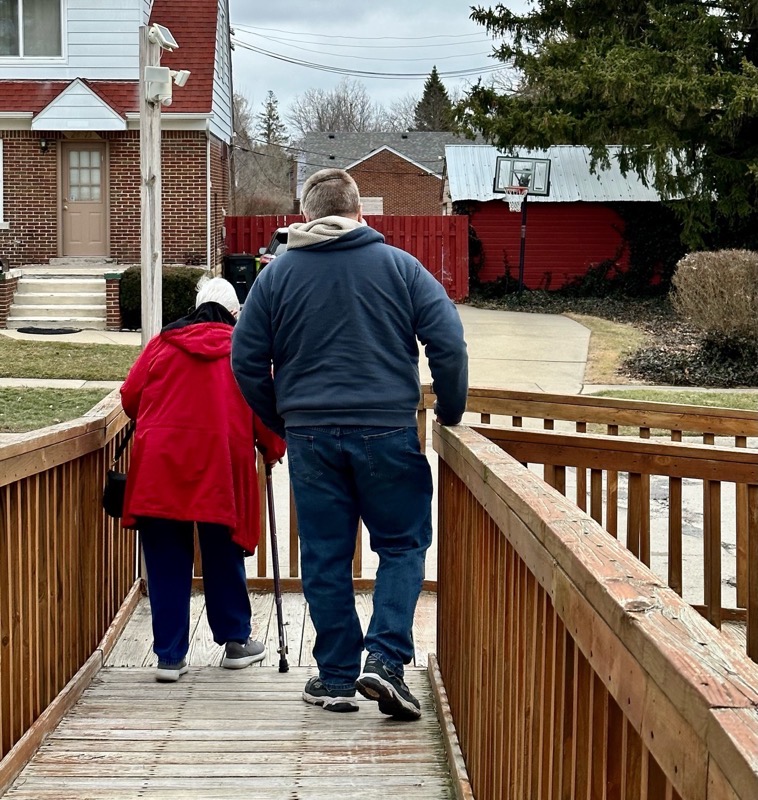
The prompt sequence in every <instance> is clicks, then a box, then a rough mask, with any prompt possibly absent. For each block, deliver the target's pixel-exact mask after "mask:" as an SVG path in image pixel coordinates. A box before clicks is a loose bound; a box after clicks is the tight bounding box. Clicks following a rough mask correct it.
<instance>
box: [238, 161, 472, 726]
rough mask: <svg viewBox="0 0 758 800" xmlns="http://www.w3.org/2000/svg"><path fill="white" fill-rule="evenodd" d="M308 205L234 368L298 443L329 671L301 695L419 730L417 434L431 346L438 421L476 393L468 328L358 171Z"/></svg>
mask: <svg viewBox="0 0 758 800" xmlns="http://www.w3.org/2000/svg"><path fill="white" fill-rule="evenodd" d="M301 205H302V210H303V214H304V216H305V219H306V222H304V223H297V224H294V225H291V226H290V228H289V234H288V243H287V245H288V246H287V251H286V253H284V254H283V255H281V256H279V257H278V258H277V259H275V260H274V261H273V262H271V264H270V265H269V266H267V267H266V269H264V270H263V271H262V272H261V274H260V276H259V277H258V279H257V280H256V282H255V283H254V284H253V288H252V290H251V292H250V295H249V297H248V299H247V302H246V303H245V305H244V309H243V311H242V315H241V317H240V320H239V322H238V323H237V326H236V329H235V332H234V340H233V346H232V369H233V371H234V374H235V377H236V378H237V382H238V383H239V385H240V388H241V390H242V394H243V395H244V396H245V398H246V399H247V401H248V403H250V405H251V406H252V408H253V409H254V410H255V412H256V413H257V414H258V415H259V416H260V418H261V419H262V420H263V422H264V423H265V424H266V425H267V426H268V427H269V428H271V429H272V430H273V431H275V432H276V433H278V434H280V435H282V436H286V440H287V451H288V460H289V470H290V479H291V482H292V488H293V490H294V495H295V506H296V509H297V519H298V526H299V531H300V543H301V564H302V574H303V591H304V593H305V598H306V600H307V601H308V606H309V609H310V614H311V618H312V620H313V624H314V627H315V629H316V644H315V647H314V649H313V653H314V656H315V658H316V662H317V664H318V667H319V675H318V677H313V678H311V679H310V680H309V681H308V682H307V683H306V685H305V689H304V691H303V699H304V700H305V701H306V702H308V703H313V704H314V705H318V706H322V707H323V708H325V709H328V710H329V711H357V710H358V703H357V702H356V700H355V691H356V689H357V690H358V691H359V692H360V693H361V694H362V695H364V696H365V697H368V698H369V699H372V700H376V701H378V703H379V710H380V711H381V712H382V713H384V714H388V715H390V716H393V717H395V718H397V719H408V720H412V719H418V718H419V717H420V716H421V710H420V707H419V702H418V700H417V699H416V698H415V697H414V696H413V695H412V694H411V692H410V691H409V690H408V687H407V686H406V685H405V682H404V681H403V665H404V664H408V663H410V661H411V659H412V658H413V641H412V638H411V629H412V626H413V616H414V612H415V609H416V603H417V601H418V597H419V593H420V591H421V587H422V582H423V576H424V558H425V555H426V551H427V549H428V548H429V545H430V544H431V540H432V523H431V500H432V476H431V470H430V468H429V463H428V461H427V459H426V457H425V456H424V454H423V453H422V452H421V448H420V444H419V438H418V433H417V428H416V408H417V406H418V402H419V398H420V385H419V373H418V357H419V353H418V343H417V339H418V340H419V341H420V342H421V343H422V344H423V345H424V347H425V351H426V356H427V358H428V360H429V366H430V369H431V372H432V378H433V388H434V391H435V393H436V395H437V403H436V406H435V412H436V415H437V419H438V420H439V422H441V423H442V424H443V425H456V424H457V423H458V422H460V420H461V416H462V415H463V412H464V410H465V407H466V393H467V389H468V358H467V354H466V344H465V342H464V340H463V327H462V325H461V322H460V319H459V317H458V312H457V311H456V309H455V306H454V305H453V303H452V302H451V301H450V300H449V299H448V297H447V295H446V293H445V291H444V289H443V288H442V286H441V285H440V284H439V283H438V282H437V281H436V280H435V279H434V278H433V277H432V275H431V274H430V273H429V272H427V271H426V270H425V269H424V267H423V266H422V265H421V264H420V263H419V262H418V261H417V260H416V259H415V258H413V257H412V256H410V255H409V254H408V253H405V252H404V251H402V250H398V249H396V248H394V247H390V246H389V245H387V244H385V243H384V237H383V236H382V235H381V234H380V233H378V232H377V231H375V230H373V229H372V228H369V227H368V226H366V224H365V222H364V220H363V216H362V209H361V201H360V196H359V193H358V187H357V185H356V183H355V181H354V180H353V179H352V177H351V176H350V175H349V174H348V173H347V172H345V171H343V170H339V169H325V170H321V171H320V172H316V173H315V174H314V175H312V176H311V177H310V178H309V179H308V180H307V181H306V182H305V185H304V186H303V190H302V196H301ZM272 364H273V374H272ZM359 519H362V520H363V521H364V523H365V525H366V528H367V529H368V531H369V534H370V540H371V549H372V550H373V551H374V552H376V553H377V555H378V557H379V568H378V570H377V573H376V584H375V589H374V612H373V615H372V618H371V622H370V624H369V627H368V631H367V633H366V637H365V639H364V637H363V634H362V632H361V626H360V622H359V620H358V615H357V613H356V610H355V601H354V596H353V582H352V557H353V553H354V550H355V539H356V530H357V527H358V521H359ZM364 647H365V649H366V650H367V651H368V656H367V658H366V662H365V664H364V667H363V671H361V669H360V659H361V652H362V650H363V649H364Z"/></svg>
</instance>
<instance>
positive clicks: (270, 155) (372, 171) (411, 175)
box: [232, 144, 441, 180]
mask: <svg viewBox="0 0 758 800" xmlns="http://www.w3.org/2000/svg"><path fill="white" fill-rule="evenodd" d="M275 146H276V147H282V145H275ZM232 148H233V149H234V150H239V151H240V152H242V153H251V154H252V155H255V156H263V157H264V158H281V154H275V153H261V152H260V151H259V150H251V149H250V148H248V147H243V146H242V145H239V144H234V145H232ZM293 160H294V159H293ZM355 160H357V159H355ZM295 163H297V165H298V166H305V167H319V168H321V169H323V168H325V167H328V166H329V164H324V163H323V162H321V161H296V162H295ZM435 163H439V160H435ZM364 174H371V175H394V176H396V177H397V176H401V177H406V178H437V179H438V180H439V178H440V176H441V172H440V173H435V172H433V171H430V172H416V173H413V172H407V171H405V172H400V171H396V170H385V169H368V168H364Z"/></svg>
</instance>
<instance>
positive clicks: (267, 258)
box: [258, 228, 287, 269]
mask: <svg viewBox="0 0 758 800" xmlns="http://www.w3.org/2000/svg"><path fill="white" fill-rule="evenodd" d="M286 249H287V228H277V229H276V230H275V231H274V235H273V236H272V237H271V241H270V242H269V243H268V247H261V249H260V250H259V251H258V252H259V253H260V263H261V269H262V268H263V267H265V266H266V264H268V263H269V262H271V261H273V260H274V259H275V258H276V257H277V256H280V255H281V254H282V253H283V252H284V251H285V250H286Z"/></svg>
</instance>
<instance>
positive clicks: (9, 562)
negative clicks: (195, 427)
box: [0, 392, 136, 784]
mask: <svg viewBox="0 0 758 800" xmlns="http://www.w3.org/2000/svg"><path fill="white" fill-rule="evenodd" d="M125 423H126V418H125V416H124V414H123V412H122V411H121V406H120V404H119V399H118V393H117V392H116V393H114V394H113V395H109V396H108V397H107V398H106V399H105V400H103V401H102V403H100V404H99V405H98V406H96V407H95V408H94V409H92V411H90V412H89V413H88V414H87V415H86V416H85V417H83V418H80V419H77V420H74V421H73V422H69V423H65V424H62V425H56V426H53V427H51V428H46V429H44V430H41V431H35V432H33V433H28V434H19V435H16V436H9V437H6V438H5V439H4V441H3V443H2V444H0V759H1V758H2V757H3V756H4V755H5V754H7V753H8V751H10V750H11V748H13V746H14V745H15V744H16V743H17V742H18V741H19V740H20V739H21V737H22V736H23V735H24V733H25V732H26V731H27V730H28V729H29V728H30V726H31V725H32V723H33V722H34V721H35V720H36V719H37V718H38V717H39V716H40V714H41V713H42V712H43V711H44V710H45V709H46V708H47V707H48V705H49V704H50V703H51V702H52V701H53V700H54V699H55V698H56V696H57V695H58V693H59V692H61V690H62V689H63V688H64V686H66V684H67V683H68V682H69V680H70V679H71V678H72V676H73V675H74V674H75V673H76V672H77V670H79V669H80V668H81V667H82V666H83V665H84V664H85V662H86V661H87V660H88V659H89V658H90V657H91V656H92V654H93V651H95V650H96V648H97V647H98V643H99V642H100V641H101V639H102V637H103V635H104V634H105V632H106V630H107V629H108V627H109V625H110V624H111V623H112V621H113V619H114V617H115V616H116V614H117V612H118V610H119V607H120V606H121V604H122V602H123V601H124V599H125V598H126V596H127V594H128V593H129V591H130V589H132V588H133V585H134V583H135V579H136V551H135V537H134V535H133V534H132V533H126V532H124V531H122V530H121V529H120V526H119V525H117V524H116V523H114V522H113V521H112V520H110V519H109V518H108V517H106V515H105V514H104V512H103V511H102V508H101V496H102V491H103V484H104V480H105V473H106V470H107V469H108V467H109V465H110V462H111V460H112V458H113V454H114V450H115V446H116V444H117V443H118V441H119V439H120V437H121V436H122V435H123V434H122V430H123V428H124V425H125ZM127 460H128V454H126V455H125V456H124V464H125V463H126V462H127ZM1 779H2V775H0V784H2V780H1Z"/></svg>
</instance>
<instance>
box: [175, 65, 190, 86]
mask: <svg viewBox="0 0 758 800" xmlns="http://www.w3.org/2000/svg"><path fill="white" fill-rule="evenodd" d="M191 74H192V73H191V72H190V71H189V70H188V69H180V70H175V69H172V70H171V77H172V78H173V79H174V83H175V84H176V85H177V86H178V87H179V88H180V89H182V88H183V87H184V85H185V84H186V83H187V81H188V80H189V76H190V75H191Z"/></svg>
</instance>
